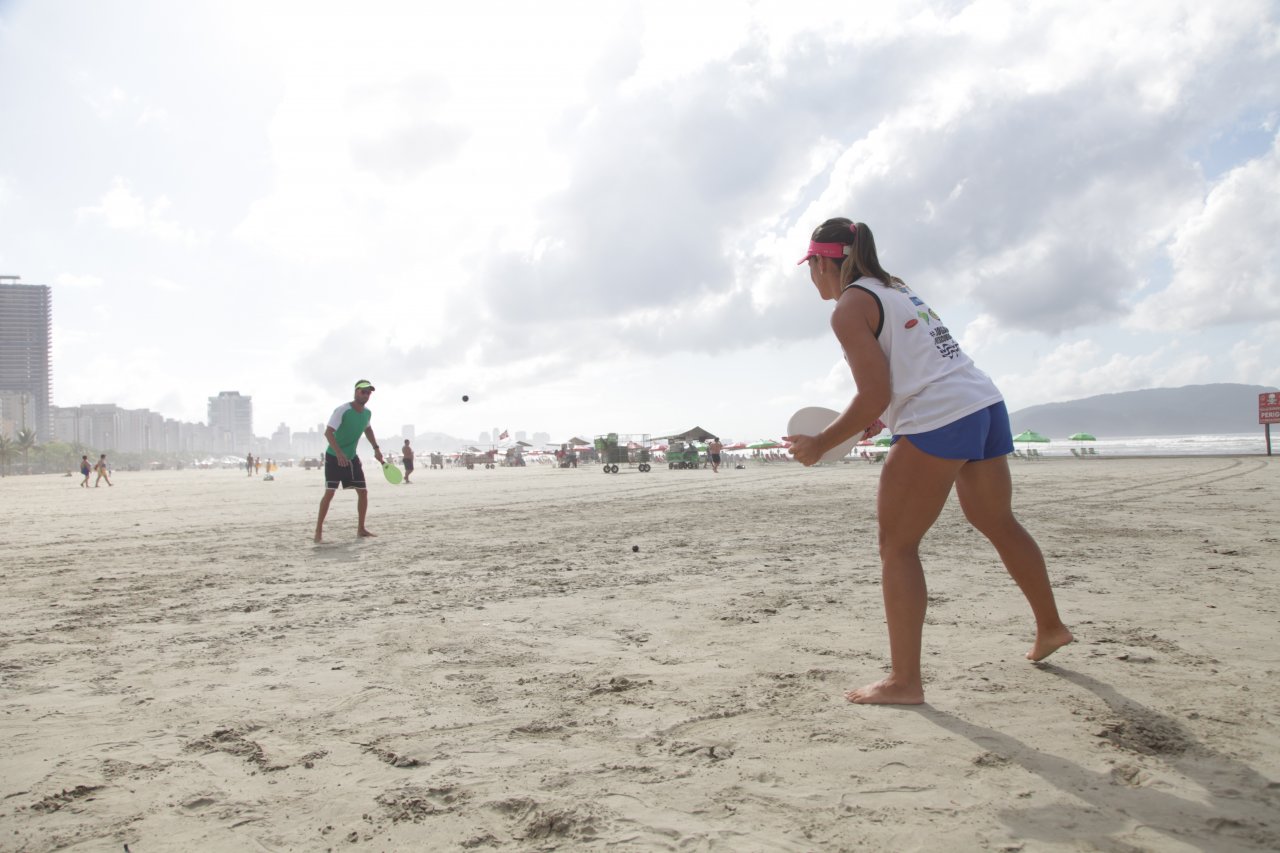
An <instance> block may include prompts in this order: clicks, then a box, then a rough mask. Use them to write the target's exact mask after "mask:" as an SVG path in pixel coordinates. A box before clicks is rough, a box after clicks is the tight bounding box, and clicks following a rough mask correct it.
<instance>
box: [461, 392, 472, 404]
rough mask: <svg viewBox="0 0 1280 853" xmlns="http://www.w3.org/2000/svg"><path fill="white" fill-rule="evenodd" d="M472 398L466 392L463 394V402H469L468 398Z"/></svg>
mask: <svg viewBox="0 0 1280 853" xmlns="http://www.w3.org/2000/svg"><path fill="white" fill-rule="evenodd" d="M470 399H471V398H470V397H468V396H467V395H466V394H463V395H462V402H464V403H465V402H467V401H468V400H470Z"/></svg>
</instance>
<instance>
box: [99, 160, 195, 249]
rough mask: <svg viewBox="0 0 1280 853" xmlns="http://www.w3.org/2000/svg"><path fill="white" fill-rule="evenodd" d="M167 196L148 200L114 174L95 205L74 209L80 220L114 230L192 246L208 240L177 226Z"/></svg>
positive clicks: (186, 228)
mask: <svg viewBox="0 0 1280 853" xmlns="http://www.w3.org/2000/svg"><path fill="white" fill-rule="evenodd" d="M169 207H170V204H169V199H168V198H166V197H165V196H159V197H157V198H156V199H155V200H154V201H151V202H148V201H147V200H146V199H144V198H142V197H141V196H140V195H138V194H137V193H135V192H134V191H133V188H132V186H131V185H130V183H129V181H127V180H125V179H124V178H120V177H117V178H116V179H115V180H114V181H113V182H112V184H111V189H109V190H107V192H106V193H104V194H103V196H102V198H101V199H99V201H98V203H97V204H96V205H87V206H84V207H81V208H78V209H77V210H76V218H77V219H78V220H81V221H86V220H87V221H91V222H101V223H102V224H103V225H106V226H107V227H108V228H111V229H114V230H117V231H128V232H131V233H135V234H142V235H144V236H148V237H155V238H157V239H160V240H164V241H166V242H174V243H181V244H184V245H187V246H195V245H199V244H201V243H206V242H208V240H209V235H208V234H207V233H205V234H201V233H199V232H197V231H196V229H194V228H188V227H185V226H182V225H179V224H178V223H177V222H174V221H173V220H172V219H170V218H169Z"/></svg>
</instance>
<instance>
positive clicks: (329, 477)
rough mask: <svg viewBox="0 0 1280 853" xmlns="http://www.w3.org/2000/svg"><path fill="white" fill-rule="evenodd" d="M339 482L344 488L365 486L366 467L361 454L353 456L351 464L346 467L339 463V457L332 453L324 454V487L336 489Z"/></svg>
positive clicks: (361, 487)
mask: <svg viewBox="0 0 1280 853" xmlns="http://www.w3.org/2000/svg"><path fill="white" fill-rule="evenodd" d="M339 483H341V484H342V488H344V489H363V488H365V482H364V467H363V466H362V465H361V464H360V457H359V456H353V457H351V464H350V465H348V466H346V467H345V468H344V467H342V466H341V465H339V464H338V457H336V456H334V455H333V454H331V453H326V454H325V455H324V487H325V488H326V489H336V488H338V484H339Z"/></svg>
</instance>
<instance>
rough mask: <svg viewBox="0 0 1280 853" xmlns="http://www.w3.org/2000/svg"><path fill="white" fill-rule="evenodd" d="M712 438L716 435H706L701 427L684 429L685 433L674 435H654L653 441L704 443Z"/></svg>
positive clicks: (705, 431)
mask: <svg viewBox="0 0 1280 853" xmlns="http://www.w3.org/2000/svg"><path fill="white" fill-rule="evenodd" d="M712 438H716V433H708V432H707V430H705V429H703V428H701V427H694V428H692V429H686V430H685V432H682V433H676V434H675V435H654V437H653V441H655V442H671V441H681V442H705V441H709V439H712Z"/></svg>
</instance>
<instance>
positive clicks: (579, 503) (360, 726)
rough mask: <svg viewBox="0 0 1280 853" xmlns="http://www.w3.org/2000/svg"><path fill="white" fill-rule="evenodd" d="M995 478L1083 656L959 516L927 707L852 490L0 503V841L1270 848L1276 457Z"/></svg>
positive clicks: (257, 490) (762, 471)
mask: <svg viewBox="0 0 1280 853" xmlns="http://www.w3.org/2000/svg"><path fill="white" fill-rule="evenodd" d="M1012 464H1013V472H1014V477H1015V481H1016V484H1017V485H1016V488H1017V492H1016V495H1015V507H1016V509H1017V511H1018V514H1019V517H1020V518H1021V519H1022V520H1023V522H1024V524H1026V526H1027V527H1028V528H1029V529H1030V530H1031V531H1032V533H1033V534H1035V535H1036V537H1037V538H1038V539H1039V542H1040V544H1041V546H1042V548H1043V549H1044V551H1045V554H1046V557H1047V558H1048V562H1049V568H1050V572H1051V574H1052V576H1053V578H1054V581H1055V584H1056V587H1057V590H1058V601H1059V606H1060V608H1061V610H1062V613H1063V616H1064V618H1065V619H1066V621H1067V622H1068V624H1069V625H1070V626H1071V627H1072V629H1073V630H1074V631H1075V632H1076V637H1077V643H1076V644H1074V645H1072V646H1070V647H1068V648H1065V649H1063V650H1061V651H1059V652H1058V653H1057V654H1056V655H1054V656H1053V657H1052V658H1051V659H1050V662H1049V663H1048V664H1047V665H1040V666H1037V665H1032V664H1030V663H1028V662H1027V661H1026V660H1024V659H1023V653H1024V652H1025V651H1026V650H1027V648H1028V646H1029V645H1030V642H1031V638H1032V622H1031V618H1030V613H1029V612H1028V610H1027V607H1026V605H1025V603H1024V601H1023V599H1022V597H1021V595H1020V594H1019V592H1018V590H1017V588H1016V587H1015V586H1014V585H1013V583H1012V582H1011V581H1010V580H1009V579H1008V577H1007V576H1006V575H1005V573H1004V571H1003V569H1002V568H1001V566H1000V564H999V561H998V560H997V558H996V556H995V554H994V552H993V551H992V550H991V549H990V547H989V546H988V545H987V544H986V542H985V540H983V539H982V538H981V537H980V536H979V535H978V534H977V533H975V532H974V531H973V530H971V529H970V528H969V527H968V526H967V525H966V523H965V522H964V519H963V518H962V516H961V515H960V512H959V508H958V506H957V505H956V503H955V500H954V498H953V499H952V501H951V502H950V503H949V504H948V506H947V509H946V511H945V512H944V514H943V517H942V519H941V520H940V521H939V523H938V524H937V526H936V527H935V528H934V530H933V532H932V533H931V534H930V536H929V537H928V538H927V539H926V541H925V546H924V560H925V568H926V572H927V575H928V578H929V582H930V608H929V615H928V622H927V625H926V628H925V638H924V639H925V677H926V699H927V704H926V705H924V706H922V707H919V708H914V709H903V708H882V707H879V708H878V707H861V706H853V705H850V704H848V703H847V702H846V701H845V700H844V699H843V692H844V690H846V689H848V688H851V687H856V686H859V685H861V684H864V683H866V682H868V681H872V680H875V679H876V678H879V677H880V676H881V674H882V672H883V670H884V666H885V663H886V661H887V646H886V638H885V630H884V623H883V615H882V610H881V601H880V584H879V565H878V560H877V558H876V553H875V552H876V549H875V524H874V518H873V509H874V493H875V486H876V479H877V477H878V474H879V470H880V469H879V467H878V466H875V465H869V464H864V463H855V464H843V465H835V466H823V467H820V468H817V469H811V470H806V469H803V468H801V467H800V466H798V465H795V464H785V463H784V464H773V465H758V466H755V467H749V468H747V469H745V470H734V469H729V470H724V471H722V472H721V473H720V474H718V475H713V474H712V473H711V472H710V471H693V472H683V471H668V470H666V469H665V468H662V469H657V470H655V471H653V472H651V473H649V474H641V473H639V472H637V471H636V470H635V469H624V470H623V471H622V473H620V474H617V475H612V476H606V475H604V474H602V473H601V472H600V470H599V468H598V467H592V468H581V469H578V470H550V469H538V468H530V469H497V470H493V471H486V470H474V471H465V470H458V471H454V470H449V471H444V472H440V471H430V470H419V471H418V472H417V473H415V475H414V481H415V482H414V484H413V485H412V486H398V487H393V486H390V485H388V484H386V483H385V482H382V480H381V479H380V478H379V479H378V481H377V482H371V483H370V493H371V509H370V516H369V526H370V529H371V530H373V531H374V532H375V533H377V534H378V537H377V538H376V539H371V540H357V539H356V538H355V536H354V533H355V499H354V496H353V495H351V494H339V495H338V496H337V498H336V499H335V501H334V504H333V509H332V511H331V512H330V515H329V523H328V528H327V533H328V539H329V541H328V542H327V543H326V544H324V545H321V546H316V545H314V544H313V543H312V542H311V534H312V528H313V525H314V520H315V512H316V507H317V504H318V502H319V499H320V496H321V492H322V481H321V474H320V473H319V472H317V471H309V472H307V471H301V470H291V469H286V470H283V471H281V472H280V473H279V475H278V478H277V479H276V480H275V481H274V482H264V481H263V480H261V479H260V478H257V477H255V478H248V477H246V476H245V475H244V473H243V472H239V473H237V472H235V471H184V472H174V471H164V472H149V473H130V472H126V471H121V472H118V473H117V475H116V476H115V477H114V478H113V479H114V482H115V486H114V487H112V488H107V487H106V486H103V487H102V488H99V489H96V490H95V489H90V490H88V491H86V490H84V489H80V488H77V485H76V484H77V482H78V479H79V478H78V477H75V478H62V477H55V476H43V477H13V476H11V477H8V478H5V479H3V480H0V501H2V504H3V506H4V513H3V517H2V518H0V544H2V545H3V551H4V554H5V555H6V556H5V559H4V562H3V568H2V569H0V579H2V581H3V588H4V596H3V601H2V604H0V850H14V851H16V850H22V851H44V850H84V851H91V850H92V851H97V850H104V851H107V850H110V851H120V850H122V849H125V845H127V849H128V850H129V851H131V853H151V851H161V850H165V851H172V850H200V851H224V850H225V851H244V850H271V851H284V850H299V851H301V850H327V849H333V850H460V849H470V850H481V851H483V850H577V849H605V848H608V849H622V850H680V851H708V850H712V851H771V850H780V851H813V850H824V851H825V850H895V851H905V850H922V851H933V850H939V849H947V850H953V851H964V850H997V851H1019V850H1025V851H1082V850H1086V851H1090V850H1099V851H1148V850H1150V851H1208V850H1212V851H1232V850H1275V849H1277V848H1280V717H1278V712H1277V709H1280V679H1278V678H1277V676H1278V675H1280V642H1277V641H1278V640H1280V617H1278V616H1277V609H1278V608H1280V579H1278V576H1277V566H1280V524H1277V518H1278V517H1280V478H1278V476H1277V475H1280V465H1277V464H1276V463H1275V462H1273V461H1272V460H1270V459H1268V458H1267V457H1262V456H1257V457H1211V458H1147V459H1106V458H1101V459H1094V460H1077V459H1055V460H1049V461H1044V462H1039V463H1027V462H1016V461H1015V462H1013V463H1012ZM373 470H374V469H373V466H372V465H370V471H371V473H372V472H373ZM633 546H638V548H639V550H638V551H636V550H633Z"/></svg>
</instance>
